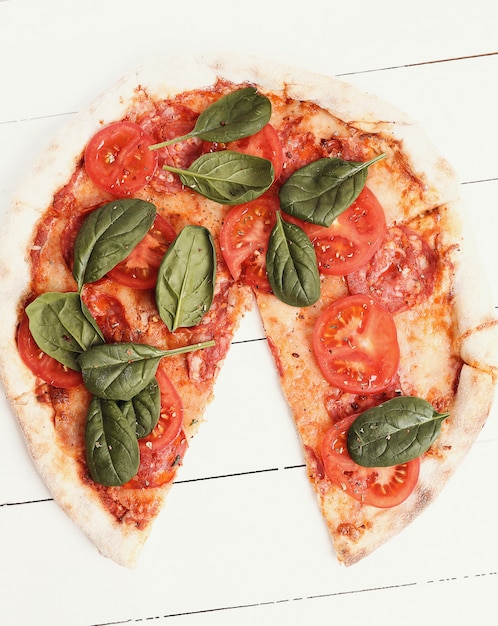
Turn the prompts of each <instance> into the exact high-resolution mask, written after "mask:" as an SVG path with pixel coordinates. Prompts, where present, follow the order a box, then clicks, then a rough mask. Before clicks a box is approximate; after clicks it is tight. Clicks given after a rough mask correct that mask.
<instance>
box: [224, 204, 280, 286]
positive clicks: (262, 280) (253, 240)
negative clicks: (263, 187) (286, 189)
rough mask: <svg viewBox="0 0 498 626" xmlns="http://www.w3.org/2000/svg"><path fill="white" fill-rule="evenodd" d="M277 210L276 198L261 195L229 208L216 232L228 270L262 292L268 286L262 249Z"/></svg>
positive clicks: (266, 245) (264, 255)
mask: <svg viewBox="0 0 498 626" xmlns="http://www.w3.org/2000/svg"><path fill="white" fill-rule="evenodd" d="M279 209H280V204H279V201H278V198H277V197H276V196H273V195H268V194H264V195H262V196H260V197H259V198H257V199H256V200H252V201H251V202H248V203H247V204H240V205H237V206H235V207H233V208H232V209H231V210H230V211H229V213H228V215H227V216H226V218H225V221H224V223H223V226H222V228H221V232H220V246H221V252H222V254H223V258H224V259H225V261H226V264H227V265H228V269H229V270H230V273H231V274H232V276H233V277H234V278H235V280H238V279H239V278H242V280H243V281H244V282H245V283H246V285H249V286H251V287H254V288H255V289H258V290H259V291H261V292H263V293H270V291H271V287H270V283H269V281H268V277H267V274H266V251H267V250H268V242H269V239H270V233H271V230H272V228H273V226H274V225H275V223H276V220H277V217H276V215H277V211H278V210H279Z"/></svg>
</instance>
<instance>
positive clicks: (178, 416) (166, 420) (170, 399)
mask: <svg viewBox="0 0 498 626" xmlns="http://www.w3.org/2000/svg"><path fill="white" fill-rule="evenodd" d="M156 380H157V382H158V385H159V391H160V393H161V413H160V415H159V421H158V422H157V424H156V427H155V428H154V430H153V431H152V432H151V433H150V435H147V437H144V438H143V439H141V440H140V441H141V442H142V443H143V444H144V445H145V446H147V448H149V450H152V451H153V452H159V451H160V450H163V449H164V448H166V447H167V446H169V445H171V443H172V442H173V441H174V440H175V439H176V438H177V436H178V434H179V433H180V431H181V430H182V426H183V404H182V401H181V398H180V396H179V395H178V392H177V390H176V389H175V387H174V385H173V383H172V382H171V380H170V379H169V377H168V375H167V374H166V372H165V371H164V369H163V368H161V367H159V368H158V369H157V372H156Z"/></svg>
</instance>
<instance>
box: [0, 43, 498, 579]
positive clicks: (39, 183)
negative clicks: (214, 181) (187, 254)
mask: <svg viewBox="0 0 498 626" xmlns="http://www.w3.org/2000/svg"><path fill="white" fill-rule="evenodd" d="M218 77H221V78H224V79H227V80H229V81H233V82H235V83H246V82H250V83H255V84H257V85H259V86H260V87H261V88H262V90H263V91H264V90H268V91H271V92H276V93H277V94H281V95H286V96H288V97H291V98H296V99H298V100H310V101H312V102H315V103H316V104H318V105H319V106H322V107H324V108H326V109H328V110H330V111H331V112H332V113H333V114H334V115H336V116H338V117H339V118H341V119H342V120H343V121H345V122H347V123H350V124H352V125H354V126H355V128H358V129H362V130H364V131H366V132H369V133H370V132H373V133H382V134H384V135H385V136H388V137H389V138H391V139H392V140H393V141H394V142H396V143H397V145H398V146H399V149H400V150H401V151H402V152H403V154H404V155H406V157H407V159H408V166H409V168H410V169H411V171H412V172H414V173H415V174H417V175H418V176H419V177H420V179H421V180H422V182H423V187H424V190H423V192H424V194H425V200H426V201H427V202H429V204H432V206H434V207H436V206H440V205H443V204H447V205H448V206H449V209H450V212H454V213H455V215H457V214H458V215H459V216H460V217H461V216H462V215H463V214H464V211H463V210H462V207H461V203H460V200H459V195H460V194H459V184H458V180H457V177H456V175H455V172H454V171H453V169H452V168H451V166H450V165H449V164H448V162H447V161H446V160H445V159H443V158H441V156H440V155H439V154H438V152H437V150H435V149H434V147H433V146H432V144H431V143H430V142H429V141H428V140H427V139H426V138H425V136H424V134H423V133H422V132H421V129H420V127H419V126H418V125H417V124H416V123H415V122H414V121H413V120H412V119H411V118H410V117H409V116H407V115H405V114H404V113H401V112H399V111H397V110H396V109H395V108H394V107H392V106H391V105H389V104H387V103H385V102H383V101H382V100H380V99H379V98H377V97H375V96H372V95H369V94H364V93H362V92H360V91H358V90H357V89H355V88H354V87H352V86H351V85H349V84H347V83H344V82H342V81H338V80H337V79H334V78H329V77H324V76H322V75H318V74H314V73H311V72H309V71H304V70H297V69H295V68H291V67H287V66H282V65H275V64H268V63H265V62H263V61H262V60H261V59H257V58H247V57H238V56H234V55H232V54H230V55H224V54H222V55H211V56H208V55H198V56H181V57H176V58H168V59H163V60H154V61H152V62H150V63H147V64H145V65H143V66H141V67H139V68H137V69H136V70H135V71H134V72H132V73H131V74H130V75H129V76H128V77H126V78H124V79H122V80H120V81H119V82H118V83H116V85H115V86H114V87H111V88H110V89H109V90H107V91H106V92H105V93H104V94H102V95H101V96H100V97H98V98H97V99H96V100H95V101H94V102H93V103H91V104H90V105H89V106H88V107H87V108H86V109H84V110H83V111H82V112H81V113H79V114H78V115H77V116H75V118H74V119H73V121H72V122H71V123H70V124H69V126H67V127H66V128H64V129H62V130H61V132H60V133H59V134H58V135H57V137H56V138H55V139H54V141H53V142H52V143H51V145H50V146H49V147H48V149H47V150H46V151H45V153H44V154H43V155H42V158H41V159H40V161H39V162H38V163H37V164H36V165H35V166H34V168H33V169H32V170H31V172H30V173H29V174H28V176H27V178H26V180H25V181H24V182H23V184H22V185H21V187H20V191H19V193H18V194H17V196H16V197H15V199H14V201H13V203H12V206H11V208H10V210H9V212H8V213H7V215H6V216H5V217H4V220H3V223H2V225H1V230H0V243H1V245H0V251H1V252H0V273H1V275H2V286H1V289H2V300H3V302H2V307H1V309H0V324H1V325H2V328H3V333H2V336H1V339H0V376H1V378H2V380H3V383H4V387H5V390H6V394H7V397H8V398H9V400H10V402H11V405H12V408H13V411H14V413H15V414H16V416H17V418H18V420H19V422H20V424H21V427H22V429H23V431H24V434H25V437H26V440H27V443H28V448H29V451H30V453H31V455H32V457H33V460H34V463H35V465H36V467H37V469H38V471H39V472H40V474H41V476H42V478H43V480H44V481H45V483H46V484H47V486H48V488H49V489H50V491H51V492H52V494H53V496H54V498H55V500H56V501H57V502H58V503H59V504H60V506H61V507H62V508H63V510H65V511H66V512H67V513H68V515H69V516H70V517H72V519H74V520H75V522H76V523H77V524H78V525H79V526H80V527H81V528H82V529H83V531H84V532H85V533H86V534H87V535H88V536H89V537H90V538H91V540H92V541H93V542H94V543H95V544H96V545H97V547H98V548H99V550H100V551H101V552H102V553H103V554H105V555H106V556H109V557H110V558H112V559H114V560H115V561H117V562H118V563H121V564H123V565H127V566H132V565H133V564H134V563H135V562H136V558H137V556H138V554H139V552H140V549H141V547H142V546H143V543H144V542H145V540H146V538H147V535H148V532H149V530H148V529H146V530H144V531H138V530H136V529H134V528H133V527H126V526H123V525H122V524H118V523H117V522H116V521H115V520H114V519H113V518H112V517H111V516H110V515H109V514H107V513H106V512H105V511H104V510H103V509H102V507H101V506H100V503H99V501H98V499H97V498H96V496H95V493H94V492H93V491H92V490H91V489H90V488H88V487H87V486H85V485H80V482H81V479H80V475H79V473H78V470H77V467H76V463H75V462H69V463H68V460H67V457H66V456H65V455H64V454H63V453H62V452H61V450H60V449H59V448H58V447H57V445H56V444H55V443H54V437H53V424H52V413H51V411H50V410H49V409H48V408H47V407H42V406H41V405H40V404H39V403H38V401H37V400H36V393H37V389H36V383H35V381H34V379H33V377H32V376H31V374H30V372H29V371H28V370H27V368H26V367H25V366H24V364H23V363H22V361H21V359H20V358H19V356H18V352H17V349H16V345H15V333H16V325H17V312H18V306H19V301H20V299H21V298H22V296H23V294H24V293H25V292H26V291H27V290H28V288H29V250H30V246H31V237H32V232H33V228H34V226H35V224H36V222H37V221H38V219H39V218H40V216H41V215H42V214H43V212H44V211H45V209H46V207H47V206H48V205H49V204H50V202H51V200H52V197H53V194H54V193H55V192H56V191H57V190H58V189H59V188H60V187H61V186H62V185H63V184H65V183H66V182H67V180H68V179H69V178H70V176H71V174H72V172H73V171H74V168H75V166H76V164H77V163H78V161H79V159H80V158H81V155H82V152H83V150H84V147H85V145H86V143H87V141H88V138H89V137H90V136H92V135H93V134H94V133H95V132H96V130H98V128H99V127H100V126H102V125H104V124H106V123H109V122H111V121H114V120H117V119H121V118H122V117H123V116H124V115H125V114H126V112H127V110H128V109H129V107H130V105H131V104H132V103H133V101H134V99H135V97H136V90H137V89H143V90H145V91H146V92H147V93H148V94H149V95H150V96H152V97H153V98H156V97H157V98H167V97H171V96H174V95H176V94H177V93H178V92H181V91H184V90H188V89H197V88H202V87H206V86H209V85H212V84H214V83H215V82H216V79H217V78H218ZM372 184H373V185H374V187H376V191H378V193H379V196H380V199H381V201H382V202H383V203H384V204H385V205H386V206H387V207H388V219H390V220H391V221H392V220H393V219H395V217H396V214H397V211H398V209H399V207H398V205H397V201H396V199H395V198H394V197H393V196H392V192H391V191H390V189H389V186H388V185H386V184H385V183H384V182H383V180H382V178H381V177H380V176H379V177H377V178H376V174H375V173H372ZM458 228H459V227H458V220H457V221H456V222H455V229H458ZM458 238H460V237H459V236H458ZM467 239H470V238H469V237H468V236H467V230H465V237H464V238H463V239H462V240H461V241H460V248H461V250H460V252H459V255H460V256H461V258H462V260H461V261H457V262H456V264H455V265H456V281H455V303H456V306H455V311H456V315H457V319H458V328H459V333H460V339H459V342H460V350H461V356H462V358H463V360H464V361H465V362H466V363H467V364H468V365H465V366H464V367H463V369H462V374H461V377H460V382H459V386H458V392H457V394H456V398H455V405H454V410H453V413H454V415H455V419H454V421H453V425H452V428H451V429H450V431H449V432H448V435H447V437H446V436H445V437H444V438H441V440H440V442H439V443H438V446H445V445H450V446H451V454H447V455H445V457H444V462H443V463H441V461H440V460H439V459H438V460H437V461H434V462H429V463H425V464H424V471H423V474H422V478H421V481H420V484H419V486H418V487H417V489H416V491H415V492H414V494H413V495H412V496H411V497H410V499H409V500H408V501H406V502H405V503H404V504H403V505H401V506H400V507H398V508H397V509H396V510H392V511H389V512H387V513H386V512H385V511H382V512H379V511H378V510H375V511H369V512H368V515H367V517H368V519H369V523H375V525H376V530H375V532H374V533H364V534H363V536H362V538H361V539H358V540H355V541H353V542H352V541H351V538H348V537H347V536H346V535H341V534H338V532H337V522H338V521H340V520H339V519H338V517H337V502H338V500H337V494H335V495H327V494H326V495H325V496H324V497H322V496H319V500H320V504H321V506H322V507H323V510H324V511H325V516H326V518H327V519H328V523H329V527H330V531H331V534H332V536H333V538H334V543H335V547H336V550H337V553H338V557H339V559H340V560H342V562H344V563H345V564H346V565H350V564H352V563H355V562H357V561H358V560H359V559H360V558H363V557H364V556H365V555H366V554H369V553H370V552H372V550H374V549H375V548H376V547H378V545H380V544H381V543H383V542H384V541H386V540H387V539H388V538H389V537H390V536H392V535H393V534H394V533H396V532H398V531H399V530H401V529H402V528H404V527H405V526H406V525H407V524H408V523H409V521H411V519H413V517H414V516H415V515H417V514H418V513H419V512H420V511H421V510H423V509H424V508H425V507H426V506H427V505H428V504H429V503H430V501H431V500H433V498H434V497H435V496H436V495H437V493H438V492H439V490H440V488H441V487H442V485H443V484H444V482H445V481H446V479H447V477H449V476H450V475H451V474H452V473H453V472H454V470H455V468H456V467H457V465H458V464H459V463H460V461H461V459H462V458H463V456H464V454H465V452H466V451H467V450H468V448H469V447H470V445H471V444H472V442H473V441H474V439H475V437H476V436H477V434H478V432H479V431H480V428H481V427H482V424H483V423H484V421H485V418H486V416H487V414H488V411H489V407H490V403H491V399H492V397H493V388H494V382H495V375H496V371H495V369H494V368H497V367H498V356H497V351H496V349H495V348H494V346H496V345H498V326H497V322H496V320H495V319H494V318H493V316H492V315H491V313H490V308H489V307H488V306H487V304H486V303H485V302H484V300H483V299H481V295H482V296H486V295H487V290H486V288H485V287H482V288H481V291H480V294H479V297H476V295H475V290H476V281H475V280H474V277H475V276H476V275H479V276H480V275H481V273H480V268H479V267H478V263H477V262H473V263H472V268H471V269H469V268H470V267H471V265H470V262H469V259H474V260H475V259H477V256H475V257H473V254H472V253H470V254H469V250H470V245H469V246H468V241H467ZM467 248H468V249H467ZM19 251H24V254H23V256H22V258H20V256H21V255H20V252H19ZM12 259H16V263H15V265H14V264H13V263H12ZM18 260H19V261H18ZM476 389H477V390H478V392H476ZM34 414H36V415H37V416H39V419H37V420H33V415H34ZM464 418H465V419H464ZM469 418H471V419H470V420H469ZM469 424H470V427H469ZM75 484H77V485H79V487H78V489H75V488H74V485H75ZM164 496H165V492H163V493H162V494H161V495H160V496H159V495H158V497H159V498H160V500H162V499H163V498H164ZM347 506H348V507H350V508H354V507H355V506H356V505H354V504H353V505H352V504H351V503H348V504H347ZM339 510H341V507H339ZM334 525H335V526H334Z"/></svg>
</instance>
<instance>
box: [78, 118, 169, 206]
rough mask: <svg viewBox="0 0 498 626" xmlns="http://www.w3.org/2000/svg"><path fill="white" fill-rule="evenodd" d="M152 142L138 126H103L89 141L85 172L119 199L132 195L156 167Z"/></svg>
mask: <svg viewBox="0 0 498 626" xmlns="http://www.w3.org/2000/svg"><path fill="white" fill-rule="evenodd" d="M153 143H154V140H153V138H152V137H151V136H150V135H148V134H147V133H146V132H145V131H144V130H143V129H142V128H141V127H140V126H139V125H138V124H135V123H133V122H127V121H124V122H114V123H113V124H109V125H108V126H104V128H102V129H101V130H99V131H98V132H97V133H96V134H95V135H94V136H93V137H92V139H90V141H89V142H88V145H87V147H86V150H85V169H86V171H87V174H88V176H89V177H90V178H91V180H92V181H93V182H94V183H95V184H96V185H97V187H99V188H100V189H103V190H104V191H110V192H111V193H112V194H114V195H115V196H118V197H122V198H124V197H126V196H131V195H132V194H134V193H135V192H136V191H139V190H140V189H142V188H143V187H145V185H146V183H147V182H148V181H149V180H150V179H151V177H152V176H153V174H154V172H155V170H156V167H157V154H156V153H155V152H154V151H151V150H149V146H151V145H152V144H153Z"/></svg>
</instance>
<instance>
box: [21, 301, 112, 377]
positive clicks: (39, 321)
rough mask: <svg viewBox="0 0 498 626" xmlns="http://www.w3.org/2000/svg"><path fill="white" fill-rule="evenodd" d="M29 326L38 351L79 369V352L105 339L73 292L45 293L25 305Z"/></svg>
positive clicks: (74, 368) (71, 367)
mask: <svg viewBox="0 0 498 626" xmlns="http://www.w3.org/2000/svg"><path fill="white" fill-rule="evenodd" d="M26 313H27V315H28V318H29V329H30V331H31V334H32V335H33V338H34V340H35V342H36V343H37V344H38V347H39V348H40V350H42V351H43V352H45V353H46V354H48V355H50V356H51V357H53V358H54V359H56V360H57V361H59V362H60V363H62V364H63V365H65V366H66V367H69V368H70V369H73V370H76V371H79V369H80V366H79V364H78V357H79V355H80V354H81V353H82V352H84V351H85V350H87V349H88V348H90V347H91V346H94V345H98V344H101V343H103V342H104V338H103V336H102V333H101V332H100V329H99V327H98V326H97V324H96V323H95V321H94V320H93V318H92V317H91V315H90V312H89V311H88V309H87V307H86V306H85V304H84V303H83V302H82V301H81V299H80V296H79V294H78V293H76V292H68V293H58V292H47V293H44V294H42V295H40V296H38V298H36V300H34V301H33V302H31V303H30V304H29V305H28V306H27V307H26Z"/></svg>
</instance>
